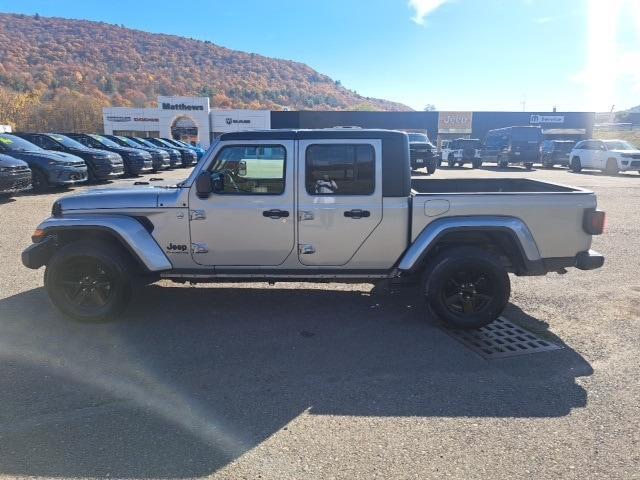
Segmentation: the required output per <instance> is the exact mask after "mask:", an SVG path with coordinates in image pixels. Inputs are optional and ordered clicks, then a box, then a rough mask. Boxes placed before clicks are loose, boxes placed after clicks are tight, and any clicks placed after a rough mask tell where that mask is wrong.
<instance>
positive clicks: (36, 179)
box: [31, 168, 49, 193]
mask: <svg viewBox="0 0 640 480" xmlns="http://www.w3.org/2000/svg"><path fill="white" fill-rule="evenodd" d="M31 187H32V188H33V191H34V192H38V193H42V192H45V191H46V190H47V189H48V188H49V181H48V180H47V176H46V175H45V174H44V173H42V172H41V171H40V170H37V169H35V168H34V169H32V170H31Z"/></svg>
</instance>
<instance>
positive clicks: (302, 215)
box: [298, 210, 315, 222]
mask: <svg viewBox="0 0 640 480" xmlns="http://www.w3.org/2000/svg"><path fill="white" fill-rule="evenodd" d="M314 218H315V217H314V215H313V212H310V211H308V210H300V211H299V212H298V221H299V222H302V221H304V220H313V219H314Z"/></svg>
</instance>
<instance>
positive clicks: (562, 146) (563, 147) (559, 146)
mask: <svg viewBox="0 0 640 480" xmlns="http://www.w3.org/2000/svg"><path fill="white" fill-rule="evenodd" d="M553 143H554V150H557V151H559V152H568V151H570V150H571V149H572V148H573V146H574V145H575V144H576V142H553Z"/></svg>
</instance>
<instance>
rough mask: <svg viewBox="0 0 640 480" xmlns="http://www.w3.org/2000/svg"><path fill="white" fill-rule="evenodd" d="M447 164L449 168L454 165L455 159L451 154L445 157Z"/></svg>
mask: <svg viewBox="0 0 640 480" xmlns="http://www.w3.org/2000/svg"><path fill="white" fill-rule="evenodd" d="M447 165H448V166H449V168H453V167H455V166H456V159H455V157H454V156H453V154H451V155H449V158H447Z"/></svg>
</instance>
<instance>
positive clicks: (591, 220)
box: [582, 208, 607, 235]
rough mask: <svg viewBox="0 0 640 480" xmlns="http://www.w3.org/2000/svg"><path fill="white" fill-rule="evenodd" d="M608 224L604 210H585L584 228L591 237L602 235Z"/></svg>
mask: <svg viewBox="0 0 640 480" xmlns="http://www.w3.org/2000/svg"><path fill="white" fill-rule="evenodd" d="M606 224H607V215H606V214H605V212H603V211H602V210H596V209H595V208H591V209H589V210H585V212H584V220H583V222H582V228H583V229H584V231H585V232H587V233H589V234H591V235H600V234H601V233H602V232H604V229H605V226H606Z"/></svg>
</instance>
